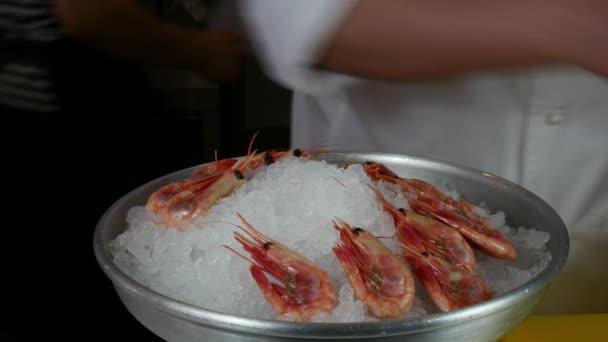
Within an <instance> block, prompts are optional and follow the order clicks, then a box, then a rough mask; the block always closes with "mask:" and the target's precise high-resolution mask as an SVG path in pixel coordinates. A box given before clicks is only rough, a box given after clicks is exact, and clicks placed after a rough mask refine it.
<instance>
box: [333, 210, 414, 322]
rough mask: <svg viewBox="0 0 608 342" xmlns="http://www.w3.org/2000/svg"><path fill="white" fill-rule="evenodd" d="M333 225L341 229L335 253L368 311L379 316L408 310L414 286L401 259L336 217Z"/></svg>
mask: <svg viewBox="0 0 608 342" xmlns="http://www.w3.org/2000/svg"><path fill="white" fill-rule="evenodd" d="M333 225H334V228H335V229H336V230H338V231H339V232H340V242H339V243H338V244H337V245H336V246H334V248H333V250H334V253H335V254H336V257H337V258H338V260H339V261H340V264H341V265H342V268H343V269H344V272H345V273H346V276H347V278H348V281H349V282H350V284H351V286H352V288H353V290H354V292H355V295H356V296H357V298H358V299H359V300H361V302H362V303H363V306H364V307H365V309H366V310H367V312H368V313H370V314H372V315H374V316H376V317H379V318H395V317H399V316H402V315H403V314H405V313H407V312H408V311H409V310H410V309H411V307H412V304H413V303H414V297H415V288H414V280H413V278H412V274H411V273H410V271H409V269H408V268H407V266H406V265H405V264H404V263H403V261H402V260H401V259H400V258H399V257H398V256H397V255H396V254H394V253H393V252H392V251H391V250H390V249H388V248H387V247H386V246H385V245H384V244H382V242H380V241H379V240H378V239H377V238H376V237H375V236H373V235H372V234H371V233H369V232H367V231H365V230H363V229H361V228H352V227H351V226H350V225H349V224H348V223H346V222H344V221H343V220H341V219H335V220H334V221H333Z"/></svg>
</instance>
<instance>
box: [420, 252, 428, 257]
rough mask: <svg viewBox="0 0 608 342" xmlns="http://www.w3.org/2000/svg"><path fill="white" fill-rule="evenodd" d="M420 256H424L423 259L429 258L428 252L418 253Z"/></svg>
mask: <svg viewBox="0 0 608 342" xmlns="http://www.w3.org/2000/svg"><path fill="white" fill-rule="evenodd" d="M420 254H422V256H425V257H428V256H429V253H428V252H422V253H420Z"/></svg>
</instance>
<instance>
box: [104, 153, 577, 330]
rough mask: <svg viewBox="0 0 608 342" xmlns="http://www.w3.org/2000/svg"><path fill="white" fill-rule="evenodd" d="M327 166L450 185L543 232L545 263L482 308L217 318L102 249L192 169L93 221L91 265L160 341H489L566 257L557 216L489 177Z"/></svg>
mask: <svg viewBox="0 0 608 342" xmlns="http://www.w3.org/2000/svg"><path fill="white" fill-rule="evenodd" d="M321 158H322V159H324V160H326V161H328V162H331V163H337V164H338V163H344V162H347V161H355V162H364V161H367V160H374V161H378V162H381V163H384V164H386V165H387V166H389V167H390V168H392V169H393V170H394V171H395V172H396V173H398V174H399V175H401V176H404V177H417V178H420V179H424V180H427V181H430V182H436V181H442V182H445V183H448V184H450V185H451V186H453V187H454V188H455V189H456V190H457V191H458V192H460V193H461V194H462V195H463V196H464V197H465V198H466V199H468V200H470V201H471V202H472V203H481V202H485V203H486V204H487V205H488V207H489V208H490V209H492V210H503V211H504V212H505V213H506V216H507V220H508V223H509V224H510V225H512V226H516V227H517V226H524V227H534V228H536V229H538V230H541V231H546V232H549V233H550V234H551V239H550V240H549V242H548V249H549V251H550V252H551V255H552V260H551V262H550V263H549V265H548V266H547V267H546V269H545V270H543V271H542V272H541V273H540V274H538V275H537V276H536V277H535V278H533V279H532V280H530V281H529V282H527V283H526V284H524V285H522V286H520V287H518V288H516V289H514V290H512V291H511V292H508V293H506V294H503V295H499V296H496V297H495V298H493V299H491V300H488V301H486V302H482V303H479V304H477V305H473V306H470V307H467V308H464V309H460V310H456V311H452V312H449V313H440V314H433V315H429V316H425V317H423V318H420V319H413V320H403V319H401V320H399V319H397V320H383V321H378V322H364V323H305V324H302V323H293V322H284V321H270V320H258V319H251V318H247V317H240V316H236V315H228V314H223V313H219V312H215V311H211V310H206V309H204V308H200V307H195V306H192V305H188V304H185V303H182V302H180V301H177V300H173V299H171V298H168V297H166V296H163V295H161V294H159V293H157V292H154V291H152V290H150V289H148V288H146V287H144V286H142V285H140V284H139V283H137V282H136V281H135V280H133V279H131V278H130V277H129V276H127V275H126V274H125V273H123V272H122V271H121V270H120V269H119V268H118V267H117V266H116V265H115V264H114V263H113V261H112V255H111V253H110V249H109V243H110V241H111V240H113V239H114V238H116V237H117V236H118V235H119V234H120V233H121V232H122V231H123V229H124V224H125V217H126V214H127V211H128V210H129V208H131V207H133V206H136V205H142V204H144V203H145V202H146V200H147V198H148V196H149V195H150V194H151V193H152V192H153V191H154V190H156V189H158V188H159V187H160V186H162V185H164V184H167V183H169V182H173V181H176V180H182V179H184V178H186V177H187V176H188V175H189V174H190V173H191V172H193V170H194V169H195V168H189V169H186V170H182V171H178V172H175V173H172V174H169V175H167V176H164V177H161V178H159V179H157V180H154V181H152V182H150V183H147V184H145V185H143V186H141V187H139V188H137V189H135V190H133V191H132V192H130V193H128V194H127V195H125V196H124V197H122V198H121V199H120V200H118V201H117V202H116V203H115V204H114V205H113V206H112V207H110V208H109V209H108V210H107V212H106V213H105V214H104V215H103V217H102V218H101V220H100V221H99V223H98V225H97V228H96V231H95V237H94V248H95V255H96V257H97V261H98V262H99V265H100V266H101V268H102V269H103V271H104V272H105V273H106V275H107V276H108V277H109V278H110V279H111V280H112V282H113V284H114V287H115V289H116V291H117V293H118V295H119V296H120V298H121V300H122V302H123V303H124V305H125V306H126V307H127V309H128V310H129V311H130V312H131V313H132V314H133V315H134V316H135V317H136V318H137V319H138V320H139V321H140V322H141V323H142V324H143V325H144V326H146V327H147V328H148V329H150V330H151V331H152V332H154V333H155V334H157V335H158V336H160V337H162V338H164V339H166V340H168V341H292V340H294V341H295V340H305V339H335V340H340V339H359V340H366V341H412V340H416V341H451V342H455V341H496V340H498V339H500V338H501V337H502V336H504V335H505V334H506V333H507V332H509V331H510V330H512V329H513V328H515V327H516V326H517V325H519V324H520V323H522V322H523V321H524V320H525V319H526V317H527V316H529V315H530V314H531V313H532V311H533V309H534V307H535V306H536V305H537V304H538V303H539V301H541V299H542V297H543V294H544V293H545V290H546V289H547V286H548V285H549V283H550V281H551V280H552V279H553V278H554V277H555V275H556V274H557V273H558V272H559V271H560V270H561V268H562V266H563V265H564V263H565V261H566V258H567V256H568V247H569V238H568V233H567V230H566V227H565V225H564V223H563V222H562V220H561V219H560V217H559V216H558V215H557V213H556V212H555V211H554V210H553V209H552V208H551V207H550V206H549V205H547V204H546V203H545V202H544V201H543V200H541V199H540V198H539V197H537V196H536V195H534V194H532V193H531V192H529V191H527V190H525V189H523V188H521V187H520V186H518V185H516V184H513V183H511V182H508V181H506V180H504V179H501V178H499V177H496V176H494V175H491V174H488V173H484V172H481V171H478V170H474V169H470V168H466V167H462V166H460V165H455V164H450V163H445V162H440V161H434V160H429V159H423V158H417V157H409V156H402V155H393V154H360V153H332V154H325V155H322V157H321Z"/></svg>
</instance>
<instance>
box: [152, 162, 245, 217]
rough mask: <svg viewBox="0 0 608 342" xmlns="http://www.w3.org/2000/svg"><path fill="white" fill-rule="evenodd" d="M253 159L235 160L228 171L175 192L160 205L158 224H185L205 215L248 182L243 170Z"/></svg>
mask: <svg viewBox="0 0 608 342" xmlns="http://www.w3.org/2000/svg"><path fill="white" fill-rule="evenodd" d="M249 161H250V159H249V158H246V159H243V160H241V161H239V162H238V163H236V164H234V166H233V167H232V168H230V170H229V171H226V172H223V173H218V174H216V175H213V176H211V177H208V178H206V179H204V180H201V181H198V182H195V183H192V184H191V186H188V187H186V188H185V189H184V190H182V191H180V192H178V193H177V194H174V195H173V196H172V197H171V198H170V199H168V200H166V202H165V203H164V204H163V205H162V206H160V208H158V209H157V215H158V217H159V219H160V221H159V222H157V224H159V225H161V226H170V227H175V228H183V227H185V226H187V225H189V224H191V223H192V222H193V221H194V220H195V219H196V218H198V217H201V216H204V215H205V214H206V213H207V212H208V211H209V210H210V209H211V207H213V206H214V205H215V203H217V201H219V200H220V199H222V198H224V197H226V196H228V195H230V194H231V193H233V192H234V191H235V190H236V189H238V188H239V187H240V186H241V185H243V184H244V183H245V177H244V176H243V173H244V172H245V171H246V170H247V168H248V163H249Z"/></svg>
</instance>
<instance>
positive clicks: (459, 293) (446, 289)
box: [401, 242, 493, 312]
mask: <svg viewBox="0 0 608 342" xmlns="http://www.w3.org/2000/svg"><path fill="white" fill-rule="evenodd" d="M401 248H402V249H403V251H404V258H405V260H407V262H408V263H409V264H410V265H411V266H412V268H413V269H414V272H415V273H416V275H417V276H418V279H420V281H421V282H422V284H423V285H424V288H425V289H426V290H427V292H428V294H429V296H430V297H431V299H432V300H433V302H435V304H436V305H437V307H438V308H439V309H440V310H441V311H444V312H446V311H451V310H454V309H458V308H462V307H466V306H469V305H473V304H476V303H479V302H482V301H484V300H488V299H490V298H492V295H493V294H492V291H490V289H489V288H488V287H487V286H486V284H485V283H484V282H483V281H482V280H481V279H479V278H478V277H476V276H475V275H474V274H472V273H470V272H468V271H466V270H464V269H462V268H460V267H457V266H455V265H453V264H451V263H449V262H447V261H445V260H443V259H441V258H437V257H435V256H433V255H432V254H430V253H428V252H426V251H421V250H419V249H417V248H414V247H412V245H411V244H409V243H407V242H404V243H402V244H401Z"/></svg>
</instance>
